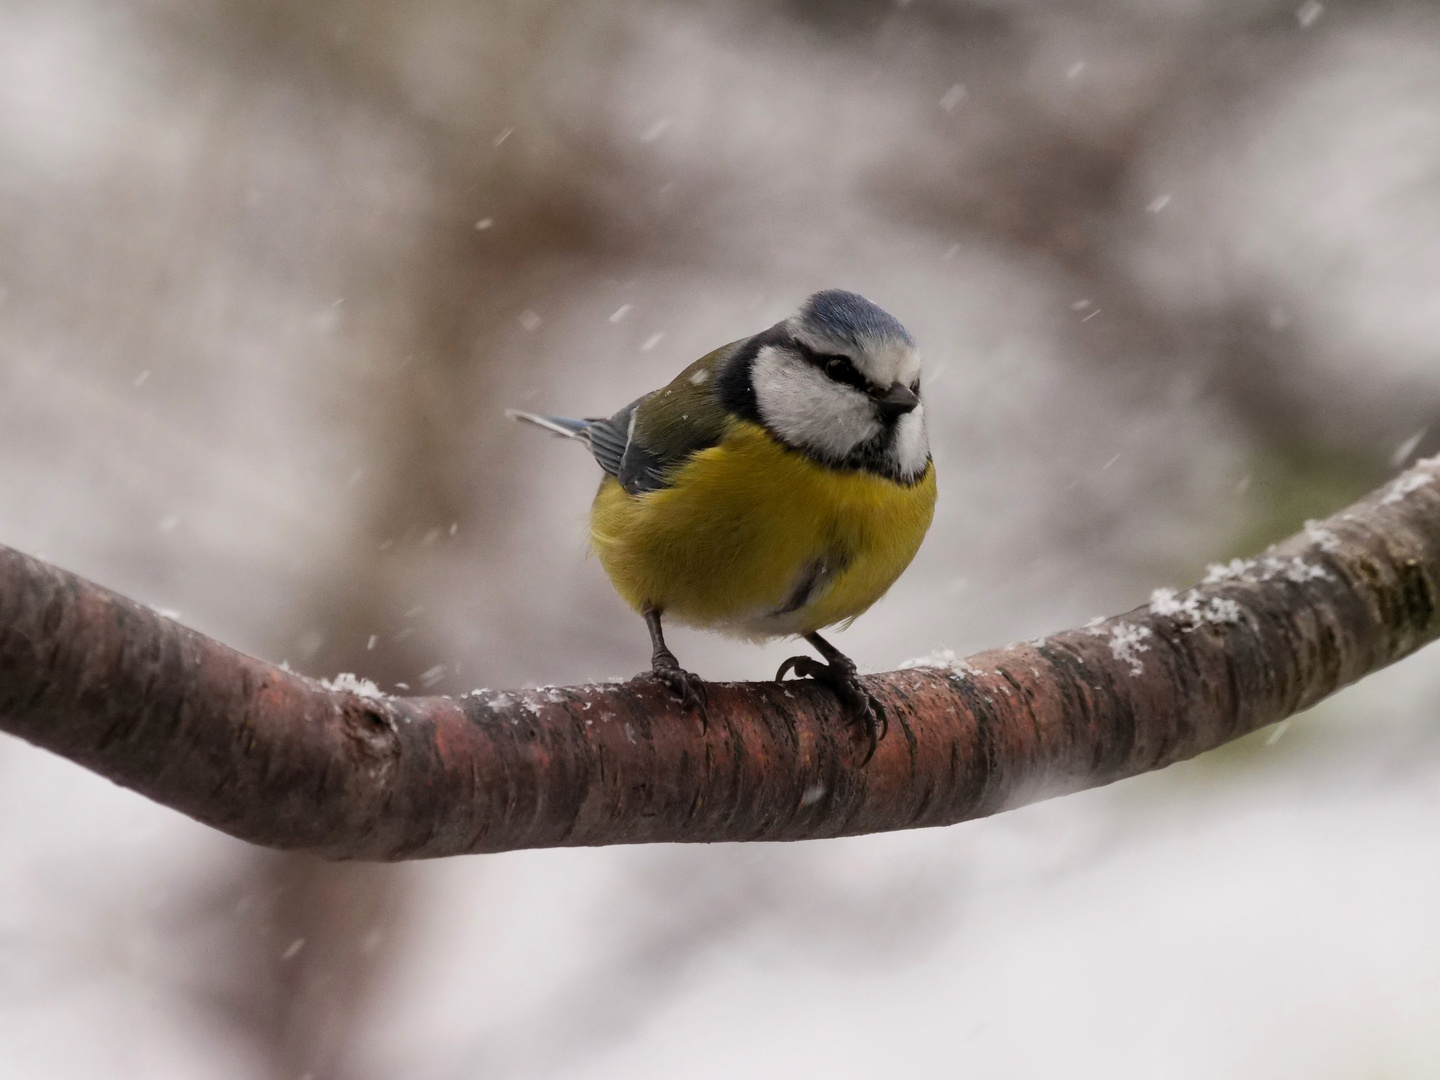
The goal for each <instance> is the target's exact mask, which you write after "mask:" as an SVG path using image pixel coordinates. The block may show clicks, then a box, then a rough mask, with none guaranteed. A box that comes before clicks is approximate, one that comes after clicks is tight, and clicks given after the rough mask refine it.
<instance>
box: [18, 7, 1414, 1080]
mask: <svg viewBox="0 0 1440 1080" xmlns="http://www.w3.org/2000/svg"><path fill="white" fill-rule="evenodd" d="M830 286H838V287H843V288H847V289H852V290H856V291H859V292H862V293H864V294H866V295H867V296H869V297H871V298H872V299H874V300H875V301H877V302H878V303H880V304H881V305H882V306H884V307H886V308H887V309H889V310H890V311H891V312H893V313H894V314H895V315H896V316H898V317H899V318H900V319H901V320H902V321H903V322H905V324H906V325H907V326H908V327H909V328H910V329H911V330H912V331H913V332H914V334H915V335H916V337H917V338H918V339H919V340H920V343H921V346H922V350H923V352H924V355H925V357H926V364H927V374H926V388H927V397H928V404H929V409H928V414H929V418H930V424H931V438H932V442H933V444H934V452H935V458H936V462H937V466H938V469H939V475H940V485H941V499H940V507H939V511H938V516H937V518H936V521H935V525H934V528H933V529H932V530H931V533H930V536H929V539H928V540H927V542H926V544H925V547H924V548H923V550H922V551H921V553H920V555H919V557H918V559H917V560H916V562H915V564H914V566H913V567H912V568H911V570H910V572H909V573H908V574H907V575H906V576H905V577H904V578H903V579H902V580H901V581H900V582H899V584H898V585H897V586H896V587H895V589H894V590H893V591H892V592H891V594H890V596H889V597H888V598H887V599H886V600H885V601H884V602H882V603H881V604H880V605H879V606H878V607H877V608H875V609H874V610H873V611H872V612H871V613H870V614H869V615H867V616H866V617H865V618H863V619H862V620H860V622H859V623H858V624H857V625H856V626H855V627H854V628H853V630H851V631H849V632H847V633H845V634H843V635H841V637H840V638H839V639H838V640H839V643H840V645H841V646H842V647H843V648H845V649H846V651H848V652H850V653H851V654H853V655H854V656H855V657H857V658H858V660H859V661H860V663H861V664H862V666H863V667H865V668H868V669H870V670H885V669H888V668H891V667H894V666H895V665H897V664H898V663H901V662H903V661H905V660H906V659H908V658H914V657H918V656H924V655H926V654H928V653H931V652H932V651H934V650H937V649H944V648H949V649H953V650H955V652H957V653H960V654H962V655H963V654H965V653H968V652H972V651H975V650H978V649H981V648H985V647H990V646H998V645H1003V644H1005V643H1007V642H1009V641H1012V640H1016V639H1020V638H1029V637H1034V636H1038V635H1041V634H1044V633H1046V632H1049V631H1053V630H1056V629H1061V628H1064V627H1067V626H1071V625H1074V624H1077V623H1080V622H1083V621H1085V620H1086V619H1088V618H1090V617H1092V616H1095V615H1101V614H1112V613H1116V612H1120V611H1123V610H1125V609H1127V608H1129V607H1131V606H1133V605H1135V604H1137V603H1140V602H1143V601H1144V600H1145V599H1146V598H1147V597H1148V595H1149V593H1150V591H1151V590H1152V589H1154V588H1157V587H1160V586H1183V585H1185V584H1187V583H1189V582H1191V581H1193V580H1194V579H1195V578H1196V577H1197V576H1198V575H1200V574H1201V573H1203V570H1204V567H1205V565H1206V563H1207V562H1210V561H1215V560H1220V559H1225V558H1229V557H1231V556H1234V555H1241V554H1251V553H1254V552H1255V551H1256V550H1258V549H1259V548H1260V547H1261V546H1263V545H1264V544H1265V543H1267V542H1269V541H1270V540H1272V539H1274V538H1276V537H1278V536H1280V535H1283V534H1285V533H1287V532H1289V531H1291V530H1292V529H1294V528H1296V527H1298V526H1299V525H1300V524H1301V523H1302V522H1303V521H1304V520H1305V519H1306V518H1308V517H1319V516H1323V515H1325V514H1328V513H1331V512H1333V511H1335V510H1337V509H1339V508H1340V507H1341V506H1343V505H1344V504H1345V503H1346V502H1347V501H1348V500H1350V499H1351V498H1353V497H1355V496H1357V495H1359V494H1361V493H1363V492H1364V491H1365V490H1367V489H1368V488H1370V487H1371V486H1373V485H1375V484H1377V483H1379V482H1381V481H1382V480H1383V479H1384V478H1385V477H1387V476H1388V475H1390V474H1391V473H1392V472H1393V471H1394V470H1395V469H1396V468H1398V467H1399V466H1401V465H1403V464H1405V463H1406V462H1407V461H1408V460H1410V459H1412V458H1413V457H1415V456H1417V455H1419V454H1428V453H1435V452H1436V451H1437V450H1440V346H1437V344H1436V343H1437V342H1440V11H1436V10H1435V9H1434V8H1433V6H1432V5H1428V4H1407V3H1399V2H1385V0H1369V2H1362V0H1343V2H1342V0H1335V2H1333V3H1331V2H1326V3H1324V4H1322V3H1319V2H1316V0H1306V2H1304V3H1297V2H1296V0H1285V2H1279V3H1276V2H1270V0H1067V2H1065V3H1060V2H1058V0H1049V2H1047V0H874V2H870V0H784V2H778V3H763V2H761V0H708V2H706V3H686V2H682V0H630V2H627V3H617V2H611V3H602V2H598V0H571V2H569V3H559V2H556V0H508V2H502V0H494V2H491V3H488V4H479V3H474V2H473V0H472V2H462V0H411V2H409V3H406V4H392V3H382V2H380V0H311V2H309V3H305V4H290V3H282V2H279V0H144V2H131V3H119V2H114V0H47V3H45V4H43V5H41V4H36V3H27V2H23V0H3V2H0V543H5V544H8V545H11V546H14V547H18V548H21V549H23V550H25V551H28V552H31V553H34V554H38V555H40V556H42V557H44V558H47V559H50V560H51V561H53V562H56V563H58V564H60V565H62V566H65V567H67V568H69V569H71V570H74V571H77V572H79V573H81V574H84V575H86V576H88V577H90V578H92V579H94V580H96V581H99V582H101V583H103V584H105V585H108V586H110V587H112V588H114V589H117V590H119V591H121V592H123V593H126V594H128V595H131V596H133V597H136V598H137V599H140V600H143V601H145V602H147V603H150V604H153V605H154V606H155V607H157V608H160V609H162V610H164V611H166V612H167V613H171V614H174V615H175V616H176V617H177V618H179V619H181V620H182V621H183V622H185V623H187V624H188V625H191V626H194V627H196V628H198V629H200V630H202V631H204V632H206V633H209V634H211V635H214V636H216V637H218V638H220V639H222V640H224V641H226V642H228V643H230V644H232V645H235V646H237V647H239V648H242V649H244V650H246V651H249V652H252V653H254V654H256V655H258V656H262V657H265V658H267V659H270V660H273V661H281V660H286V661H288V662H289V663H290V665H291V666H292V667H294V668H296V669H298V670H301V671H304V672H306V673H308V674H312V675H316V676H329V675H334V674H336V673H337V672H341V671H351V672H356V673H358V674H360V675H363V676H366V677H369V678H372V679H375V680H376V681H378V682H379V683H380V684H381V685H382V686H384V687H385V688H387V689H391V688H395V687H400V688H402V690H403V688H405V687H408V688H409V689H410V690H411V691H413V692H422V691H423V692H435V693H440V692H459V691H464V690H467V689H470V688H473V687H477V686H482V685H488V686H521V685H536V684H545V683H553V684H564V683H572V682H578V681H582V680H593V679H604V678H611V677H617V676H629V675H631V674H633V673H635V672H637V671H639V670H641V669H642V668H643V667H644V666H645V665H646V662H647V658H648V643H647V639H646V635H645V631H644V627H643V625H642V624H641V622H640V620H639V619H637V618H635V617H634V616H633V615H631V614H629V613H628V612H627V611H626V610H625V609H624V608H623V606H622V604H621V602H620V601H619V600H618V599H617V598H616V597H615V596H614V595H613V593H612V592H611V590H610V588H609V586H608V584H607V582H606V581H605V579H604V576H603V574H602V572H601V571H600V569H599V566H598V564H597V563H596V562H595V560H594V559H593V558H591V557H588V556H587V555H586V551H585V533H584V528H585V527H584V519H585V512H586V509H587V507H588V503H589V499H590V496H591V493H592V492H593V489H594V486H595V484H596V481H597V470H596V469H595V467H594V466H593V464H592V463H591V462H590V461H589V459H588V457H587V456H586V455H585V454H584V453H583V452H581V451H580V450H578V449H577V448H576V447H574V446H570V445H566V444H563V443H561V442H559V441H557V440H549V439H546V438H544V437H543V436H541V435H540V434H539V433H537V432H533V431H529V430H521V429H519V428H517V427H516V426H515V425H513V424H511V423H509V422H508V421H506V420H505V419H504V418H503V415H502V409H503V408H504V407H505V406H507V405H513V406H521V407H527V408H543V409H546V410H551V411H555V412H560V413H569V414H572V415H593V414H596V413H602V414H603V413H609V412H610V411H611V410H613V409H614V408H616V407H618V406H619V405H621V404H623V403H625V402H627V401H629V400H631V399H632V398H634V397H636V396H637V395H638V394H640V393H642V392H644V391H646V390H649V389H651V388H653V387H655V386H657V385H659V384H661V383H662V382H664V381H666V380H668V379H669V378H670V377H671V376H672V375H673V374H674V373H675V372H676V371H678V370H679V369H680V368H681V367H683V366H684V365H685V364H686V363H688V362H689V361H690V360H692V359H694V358H696V357H697V356H699V355H700V354H701V353H703V352H706V351H708V350H709V349H711V348H713V347H714V346H716V345H719V344H721V343H723V342H726V341H730V340H732V339H735V338H738V337H742V336H744V335H747V334H749V333H752V332H754V331H756V330H758V329H760V328H763V327H765V326H767V325H769V324H770V323H771V322H773V321H775V320H776V319H778V318H780V317H782V316H783V315H785V314H786V313H788V312H789V311H790V310H791V309H793V308H794V307H795V306H796V305H797V304H798V303H799V302H800V301H801V300H802V299H803V298H804V297H805V296H806V295H807V294H808V293H810V292H812V291H814V290H816V289H819V288H823V287H830ZM672 644H673V646H674V647H675V650H676V652H677V653H678V654H679V655H680V657H681V659H682V661H683V662H685V663H686V665H687V666H690V667H692V668H693V669H695V670H698V671H700V672H702V673H704V674H705V675H707V676H709V677H714V678H764V677H768V675H769V673H770V672H772V671H773V670H774V668H775V665H776V663H777V662H778V660H779V659H781V658H782V657H783V656H785V655H787V654H788V652H790V651H792V650H791V649H790V648H789V647H788V646H786V645H785V644H783V643H781V644H777V645H774V646H770V647H766V648H758V647H754V646H745V645H737V644H734V643H729V642H725V641H722V640H719V639H715V638H711V637H707V636H704V635H700V634H694V633H686V632H684V631H676V632H675V634H674V635H673V637H672ZM1435 656H1436V654H1435V652H1434V651H1433V650H1432V651H1428V652H1425V653H1423V654H1421V655H1419V656H1417V657H1415V658H1412V659H1411V660H1410V661H1408V662H1407V663H1404V664H1401V665H1399V666H1398V667H1396V668H1394V669H1391V670H1390V671H1387V672H1385V673H1383V674H1381V675H1379V676H1377V677H1374V678H1371V679H1370V680H1368V681H1366V682H1365V683H1363V684H1362V685H1360V686H1358V687H1356V688H1354V689H1352V690H1350V691H1347V692H1345V693H1342V694H1340V695H1339V696H1337V697H1336V698H1334V699H1333V700H1331V701H1330V702H1327V703H1326V704H1324V705H1322V706H1321V707H1320V708H1319V709H1317V710H1315V711H1314V712H1313V713H1312V714H1311V715H1310V716H1307V717H1303V718H1300V719H1298V720H1297V721H1295V722H1294V723H1293V724H1284V725H1280V726H1277V727H1275V728H1272V729H1270V730H1268V731H1264V732H1260V733H1258V734H1257V735H1256V736H1253V737H1251V738H1249V739H1247V740H1244V741H1242V742H1241V743H1239V744H1236V745H1233V746H1231V747H1227V748H1224V749H1222V750H1221V751H1218V752H1216V753H1213V754H1210V755H1207V756H1205V757H1203V758H1200V759H1197V760H1196V761H1193V762H1189V763H1186V764H1184V765H1181V766H1177V767H1175V768H1172V769H1169V770H1167V771H1166V772H1164V773H1161V774H1155V775H1150V776H1146V777H1142V778H1140V779H1137V780H1133V781H1129V782H1126V783H1122V784H1118V785H1115V786H1114V787H1111V788H1107V789H1103V790H1099V791H1093V792H1088V793H1084V794H1081V795H1077V796H1072V797H1069V798H1065V799H1061V800H1058V801H1054V802H1049V803H1045V804H1041V805H1038V806H1034V807H1030V808H1027V809H1024V810H1020V811H1016V812H1012V813H1008V814H1005V815H1002V816H1000V817H997V818H994V819H991V820H986V821H980V822H975V823H971V824H967V825H962V826H957V827H953V828H948V829H938V830H929V831H924V832H916V833H909V834H896V835H889V836H875V837H865V838H860V839H855V840H846V841H824V842H816V843H809V844H791V845H715V846H708V847H699V846H697V847H688V848H687V847H651V848H630V849H623V848H617V849H601V850H577V851H545V852H525V853H517V854H510V855H502V856H488V857H486V856H477V857H471V858H462V859H452V860H447V861H443V862H436V863H428V864H424V865H403V866H367V865H332V864H326V863H321V862H319V861H317V860H313V859H310V858H307V857H302V856H296V855H278V854H275V853H271V852H266V851H261V850H258V849H254V848H251V847H248V846H246V845H244V844H241V843H239V842H236V841H232V840H230V839H228V838H226V837H224V836H221V835H219V834H217V833H214V832H212V831H210V830H207V829H205V828H203V827H201V826H199V825H196V824H194V823H192V822H190V821H188V820H187V819H185V818H182V817H180V816H179V815H176V814H174V813H171V812H169V811H166V810H163V809H161V808H159V807H156V806H154V805H152V804H150V803H148V802H146V801H145V800H143V799H141V798H139V797H138V796H135V795H132V794H130V793H128V792H126V791H123V790H121V789H119V788H116V787H114V786H112V785H110V784H109V783H107V782H105V781H103V780H100V779H98V778H96V777H95V776H93V775H91V774H89V773H87V772H85V771H84V770H82V769H80V768H78V767H76V766H73V765H70V764H68V763H66V762H64V761H60V760H58V759H56V758H53V757H51V756H48V755H46V754H44V753H41V752H39V751H37V750H34V749H32V748H30V747H29V746H27V745H25V744H23V743H20V742H19V741H16V740H14V739H9V738H5V739H3V740H0V1059H3V1060H0V1066H3V1074H4V1075H5V1076H6V1077H7V1078H17V1080H30V1078H36V1080H39V1078H70V1077H97V1076H103V1077H113V1078H129V1077H137V1078H150V1077H158V1078H172V1077H173V1078H186V1080H190V1078H194V1077H217V1078H225V1080H228V1078H235V1080H242V1078H243V1080H250V1078H256V1080H261V1078H264V1080H269V1078H273V1080H307V1078H308V1080H389V1078H401V1077H403V1078H406V1080H432V1078H433V1080H460V1078H470V1077H477V1078H479V1077H485V1078H489V1077H500V1078H504V1077H586V1078H589V1077H617V1078H618V1077H633V1076H662V1077H732V1076H737V1075H738V1076H757V1077H770V1076H777V1077H778V1076H821V1075H824V1076H828V1077H851V1076H857V1077H858V1076H871V1075H877V1074H882V1075H906V1076H915V1077H950V1076H956V1075H964V1076H975V1077H987V1078H988V1077H999V1078H1010V1077H1016V1078H1031V1077H1034V1078H1051V1077H1055V1076H1096V1077H1106V1078H1120V1077H1137V1078H1139V1077H1145V1078H1152V1077H1157V1076H1162V1077H1175V1078H1191V1077H1194V1078H1197V1080H1199V1078H1205V1080H1212V1078H1214V1077H1216V1076H1226V1077H1294V1076H1305V1077H1311V1078H1330V1077H1334V1078H1342V1077H1343V1078H1355V1077H1365V1078H1389V1077H1421V1076H1434V1075H1436V1074H1437V1073H1440V1024H1436V1022H1435V1018H1436V1016H1437V1014H1440V977H1437V974H1436V973H1437V971H1440V920H1437V919H1436V915H1435V913H1436V910H1437V908H1436V898H1437V893H1440V844H1437V842H1436V837H1437V836H1440V726H1437V725H1436V724H1435V719H1436V712H1437V709H1440V673H1437V672H1436V671H1435Z"/></svg>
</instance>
